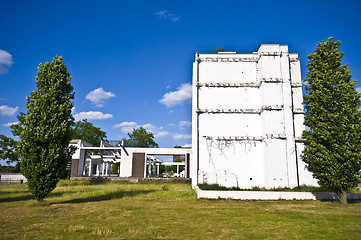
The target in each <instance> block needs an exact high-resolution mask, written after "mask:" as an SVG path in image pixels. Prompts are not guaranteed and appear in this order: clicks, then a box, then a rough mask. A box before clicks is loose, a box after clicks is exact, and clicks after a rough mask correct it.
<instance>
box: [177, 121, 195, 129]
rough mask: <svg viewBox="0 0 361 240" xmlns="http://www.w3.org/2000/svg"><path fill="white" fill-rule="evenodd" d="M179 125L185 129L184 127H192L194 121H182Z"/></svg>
mask: <svg viewBox="0 0 361 240" xmlns="http://www.w3.org/2000/svg"><path fill="white" fill-rule="evenodd" d="M179 126H180V127H181V129H183V128H184V127H190V126H192V122H190V121H180V122H179Z"/></svg>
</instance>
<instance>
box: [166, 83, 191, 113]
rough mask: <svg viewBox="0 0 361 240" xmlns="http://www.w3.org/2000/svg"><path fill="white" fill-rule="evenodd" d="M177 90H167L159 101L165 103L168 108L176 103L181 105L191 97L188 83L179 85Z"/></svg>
mask: <svg viewBox="0 0 361 240" xmlns="http://www.w3.org/2000/svg"><path fill="white" fill-rule="evenodd" d="M177 89H178V90H177V91H174V92H168V93H166V94H164V95H163V97H162V99H160V100H159V102H160V103H162V104H164V105H166V106H167V107H168V108H169V107H173V106H176V105H181V104H183V102H185V101H189V100H191V99H192V85H191V84H190V83H184V84H182V85H180V86H179V87H178V88H177Z"/></svg>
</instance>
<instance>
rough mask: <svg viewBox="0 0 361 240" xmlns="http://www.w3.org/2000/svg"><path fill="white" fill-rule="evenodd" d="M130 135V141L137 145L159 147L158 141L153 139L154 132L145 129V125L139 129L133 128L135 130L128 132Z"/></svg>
mask: <svg viewBox="0 0 361 240" xmlns="http://www.w3.org/2000/svg"><path fill="white" fill-rule="evenodd" d="M128 136H129V140H130V141H132V142H136V143H137V147H150V148H157V147H158V143H156V142H155V141H154V140H153V138H154V135H153V133H152V132H150V131H147V130H145V129H144V128H143V127H140V128H138V129H135V128H133V132H132V133H128Z"/></svg>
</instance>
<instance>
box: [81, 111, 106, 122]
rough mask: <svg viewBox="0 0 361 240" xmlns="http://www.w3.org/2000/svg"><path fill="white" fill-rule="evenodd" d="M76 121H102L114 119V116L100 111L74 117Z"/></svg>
mask: <svg viewBox="0 0 361 240" xmlns="http://www.w3.org/2000/svg"><path fill="white" fill-rule="evenodd" d="M74 118H75V121H79V120H83V119H87V120H102V119H107V118H113V115H112V114H109V113H102V112H99V111H89V112H80V113H77V114H75V115H74Z"/></svg>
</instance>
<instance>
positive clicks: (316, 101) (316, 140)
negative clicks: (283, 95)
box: [302, 38, 361, 204]
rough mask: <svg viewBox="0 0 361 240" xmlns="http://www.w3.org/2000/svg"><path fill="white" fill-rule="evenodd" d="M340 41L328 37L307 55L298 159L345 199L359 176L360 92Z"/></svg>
mask: <svg viewBox="0 0 361 240" xmlns="http://www.w3.org/2000/svg"><path fill="white" fill-rule="evenodd" d="M340 43H341V42H340V41H337V42H335V41H334V40H333V38H329V39H328V40H327V41H326V42H323V41H322V42H320V43H318V44H317V47H316V50H315V52H314V53H313V54H310V55H308V58H309V62H308V64H307V69H308V72H307V75H306V76H307V77H306V79H305V81H307V82H308V86H306V94H305V96H304V102H305V109H306V115H305V125H306V126H308V127H309V130H308V131H305V132H304V133H303V137H304V139H305V140H306V142H305V149H304V151H303V155H302V159H303V161H304V162H305V163H306V164H307V168H308V170H310V171H311V172H312V173H313V176H314V177H315V178H317V179H318V182H319V184H320V185H321V186H323V187H326V188H329V189H332V190H333V191H335V192H336V194H337V196H338V199H339V200H340V202H341V203H343V204H347V194H346V192H347V191H348V190H349V189H350V188H354V187H356V186H357V184H358V183H359V181H360V170H361V144H360V140H361V112H360V111H359V108H360V94H358V93H357V91H356V89H355V87H354V85H355V83H356V81H355V80H351V72H350V70H349V68H348V67H347V65H341V58H342V56H343V52H341V51H340V50H339V48H338V47H339V45H340Z"/></svg>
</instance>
